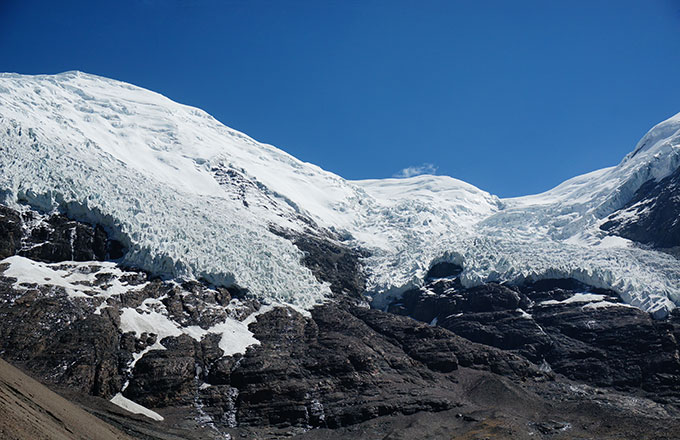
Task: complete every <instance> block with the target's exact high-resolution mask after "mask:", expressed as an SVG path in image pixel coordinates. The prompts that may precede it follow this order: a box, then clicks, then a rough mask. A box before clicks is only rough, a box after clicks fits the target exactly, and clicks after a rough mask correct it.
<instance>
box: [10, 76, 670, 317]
mask: <svg viewBox="0 0 680 440" xmlns="http://www.w3.org/2000/svg"><path fill="white" fill-rule="evenodd" d="M679 133H680V116H675V117H673V118H671V119H669V120H668V121H666V122H664V123H662V124H659V125H657V126H656V127H655V128H653V129H652V130H651V131H650V132H649V133H648V134H647V135H646V136H645V137H644V138H643V139H642V140H641V141H640V143H639V144H638V146H637V148H636V149H635V151H634V152H633V153H631V154H629V155H628V156H627V157H626V158H625V159H624V160H623V161H622V162H621V163H620V164H619V165H618V166H616V167H612V168H607V169H604V170H600V171H595V172H593V173H589V174H586V175H584V176H579V177H576V178H574V179H571V180H569V181H567V182H565V183H563V184H562V185H560V186H558V187H556V188H554V189H553V190H551V191H548V192H546V193H543V194H538V195H534V196H527V197H520V198H514V199H499V198H497V197H495V196H493V195H491V194H488V193H486V192H484V191H482V190H480V189H478V188H475V187H474V186H472V185H469V184H467V183H465V182H461V181H459V180H456V179H452V178H450V177H445V176H418V177H413V178H408V179H384V180H366V181H354V182H352V181H346V180H344V179H342V178H341V177H339V176H337V175H334V174H332V173H329V172H326V171H324V170H322V169H320V168H319V167H317V166H315V165H312V164H308V163H304V162H301V161H299V160H297V159H296V158H294V157H292V156H290V155H288V154H286V153H285V152H283V151H281V150H278V149H276V148H275V147H272V146H270V145H264V144H261V143H258V142H256V141H255V140H253V139H251V138H250V137H248V136H246V135H244V134H242V133H239V132H237V131H235V130H232V129H230V128H228V127H226V126H224V125H222V124H221V123H219V122H218V121H217V120H215V119H214V118H212V117H211V116H210V115H208V114H207V113H205V112H203V111H201V110H199V109H196V108H193V107H189V106H185V105H181V104H178V103H175V102H173V101H171V100H169V99H167V98H165V97H163V96H161V95H159V94H156V93H153V92H150V91H147V90H144V89H141V88H139V87H135V86H132V85H129V84H126V83H122V82H118V81H114V80H109V79H106V78H101V77H97V76H94V75H88V74H83V73H80V72H67V73H64V74H60V75H52V76H49V75H43V76H23V75H15V74H0V169H1V170H2V172H1V173H0V196H3V197H4V198H5V199H6V203H10V204H14V203H18V202H23V203H28V204H30V205H32V206H34V207H36V208H40V209H43V210H47V211H49V210H53V209H60V210H62V211H65V212H66V213H68V214H69V215H71V216H73V217H74V218H77V219H80V220H87V221H91V222H97V223H101V224H103V225H104V226H106V227H108V229H109V230H110V231H112V232H113V233H114V234H115V235H116V237H115V238H116V239H118V240H120V241H122V242H123V243H124V244H126V245H127V246H128V249H129V252H128V254H127V255H126V256H125V263H126V264H130V265H133V266H137V267H140V268H142V269H145V270H149V271H151V272H153V273H156V274H166V275H171V276H186V277H196V278H203V279H206V280H207V281H209V282H213V283H216V284H226V285H229V284H238V285H240V286H242V287H245V288H248V289H249V290H250V291H251V292H253V293H254V294H257V295H259V296H260V297H262V298H265V299H268V300H271V301H276V302H283V303H289V304H294V305H298V306H302V307H310V306H312V305H314V304H317V303H319V302H321V301H323V300H324V298H325V297H326V296H327V295H328V293H329V292H330V290H329V287H328V285H326V284H324V283H321V282H319V281H318V280H317V279H316V278H315V277H314V275H313V274H312V273H311V271H309V270H308V269H307V268H305V267H304V266H303V265H302V264H301V258H302V256H303V255H302V253H301V251H299V250H298V249H297V248H296V247H295V246H294V245H293V244H292V243H291V242H290V241H288V240H286V239H284V238H281V237H279V236H278V235H276V234H274V233H273V232H272V231H271V229H272V226H276V227H280V228H285V229H289V230H295V231H297V232H300V233H314V234H327V235H329V236H330V235H332V236H336V235H337V236H341V237H345V239H346V242H347V244H348V245H350V246H360V247H363V248H365V249H368V250H369V251H370V252H371V256H369V257H367V258H366V260H365V263H366V267H367V272H368V276H369V280H368V282H369V289H368V290H369V292H368V293H369V294H371V295H372V296H373V297H374V302H375V304H376V305H377V306H382V305H385V304H386V303H387V302H388V301H389V299H390V298H391V297H393V296H395V295H398V294H399V293H400V292H401V291H403V290H404V289H405V288H407V287H408V286H412V285H417V284H419V283H420V282H421V280H422V277H423V275H424V274H425V273H426V271H427V270H428V268H429V266H430V265H431V264H432V263H434V262H438V261H453V262H456V263H458V264H461V265H463V266H464V267H465V271H464V273H463V275H462V278H463V281H464V283H465V284H467V285H474V284H477V283H481V282H485V281H510V282H519V281H522V280H524V279H537V278H545V277H573V278H576V279H578V280H580V281H583V282H586V283H588V284H591V285H594V286H597V287H607V288H612V289H614V290H616V291H617V292H619V293H620V294H621V296H622V297H623V298H624V299H625V300H626V301H627V302H629V303H631V304H633V305H636V306H639V307H641V308H643V309H645V310H648V311H651V312H654V313H657V314H658V315H663V314H664V313H666V312H667V311H668V310H669V309H671V308H673V307H674V303H680V268H679V267H678V266H679V265H678V264H677V260H676V259H674V258H673V257H670V256H668V255H665V254H663V253H659V252H655V251H651V250H642V249H639V248H634V247H632V246H629V243H627V242H626V241H625V240H610V239H605V237H604V236H603V234H602V232H601V231H599V229H598V226H599V224H600V223H601V222H602V221H603V219H604V218H606V216H607V215H609V214H611V213H612V212H614V211H615V210H617V209H619V208H620V207H621V206H623V205H624V204H625V203H626V202H627V201H628V200H629V199H630V197H631V196H632V194H633V193H634V192H635V191H636V190H637V189H638V188H639V187H640V185H641V184H642V183H644V182H645V181H647V180H649V179H660V178H663V177H664V176H666V175H668V174H670V173H671V172H672V171H674V170H675V169H677V168H678V166H680V147H679V145H680V141H679V139H680V134H679ZM331 232H332V233H331ZM338 234H339V235H338Z"/></svg>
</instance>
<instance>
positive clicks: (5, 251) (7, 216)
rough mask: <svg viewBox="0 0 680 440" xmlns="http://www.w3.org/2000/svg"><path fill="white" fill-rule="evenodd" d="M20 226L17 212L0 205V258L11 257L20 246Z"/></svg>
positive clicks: (21, 232) (21, 233)
mask: <svg viewBox="0 0 680 440" xmlns="http://www.w3.org/2000/svg"><path fill="white" fill-rule="evenodd" d="M21 226H22V222H21V217H20V216H19V213H17V212H16V211H14V210H12V209H9V208H6V207H4V206H0V259H3V258H7V257H11V256H12V255H14V254H16V253H17V250H18V249H19V248H20V247H21V237H22V235H23V231H22V228H21Z"/></svg>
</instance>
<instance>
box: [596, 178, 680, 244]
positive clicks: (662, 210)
mask: <svg viewBox="0 0 680 440" xmlns="http://www.w3.org/2000/svg"><path fill="white" fill-rule="evenodd" d="M679 218H680V168H678V169H677V170H675V172H674V173H673V174H671V175H670V176H668V177H666V178H664V179H662V180H660V181H658V182H657V181H655V180H650V181H648V182H646V183H645V184H643V185H642V186H641V187H640V189H638V190H637V192H636V193H635V195H634V196H633V198H632V199H631V200H630V201H629V202H628V203H627V204H626V205H625V206H624V207H623V208H621V209H620V210H618V211H616V212H615V213H613V214H612V215H610V216H609V217H608V218H607V221H606V222H604V223H603V224H602V225H601V226H600V229H602V230H603V231H607V232H609V233H610V234H613V235H618V236H620V237H624V238H627V239H629V240H633V241H636V242H638V243H643V244H648V245H651V246H654V247H656V248H659V249H673V248H675V250H676V251H677V249H678V248H679V247H680V221H678V219H679Z"/></svg>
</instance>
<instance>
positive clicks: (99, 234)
mask: <svg viewBox="0 0 680 440" xmlns="http://www.w3.org/2000/svg"><path fill="white" fill-rule="evenodd" d="M124 252H125V249H124V247H123V245H122V244H121V243H120V242H118V241H116V240H111V239H109V238H108V235H107V233H106V231H105V230H104V228H102V227H101V226H99V225H94V226H93V225H89V224H87V223H82V222H77V221H74V220H70V219H69V218H67V217H66V216H64V215H62V214H49V215H43V214H39V213H38V212H36V211H32V210H26V211H23V212H19V211H15V210H13V209H10V208H7V207H5V206H0V259H1V258H6V257H9V256H12V255H21V256H24V257H27V258H30V259H32V260H36V261H43V262H47V263H57V262H61V261H104V260H117V259H119V258H122V257H123V255H124Z"/></svg>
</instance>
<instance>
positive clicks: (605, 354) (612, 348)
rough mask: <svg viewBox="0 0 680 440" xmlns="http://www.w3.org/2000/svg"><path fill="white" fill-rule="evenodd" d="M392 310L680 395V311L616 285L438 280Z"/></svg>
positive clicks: (561, 369)
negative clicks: (625, 293)
mask: <svg viewBox="0 0 680 440" xmlns="http://www.w3.org/2000/svg"><path fill="white" fill-rule="evenodd" d="M584 292H585V293H584ZM390 310H391V311H393V312H395V313H399V314H403V315H408V316H411V317H413V318H415V319H418V320H421V321H424V322H430V323H432V324H436V325H437V326H441V327H444V328H446V329H448V330H450V331H452V332H453V333H455V334H457V335H460V336H462V337H464V338H466V339H468V340H470V341H474V342H478V343H481V344H485V345H488V346H492V347H496V348H500V349H503V350H507V351H510V352H512V353H516V354H518V355H521V356H522V357H524V358H526V359H528V360H530V361H531V362H533V363H535V364H536V365H540V366H542V368H543V369H544V370H546V371H547V370H552V371H555V372H556V373H559V374H563V375H565V376H567V377H569V378H571V379H573V380H577V381H580V382H584V383H588V384H591V385H595V386H605V387H613V388H616V389H619V390H637V391H636V392H642V393H643V394H646V395H648V396H650V397H652V398H654V399H657V400H659V401H673V402H676V403H678V402H680V391H679V390H680V352H679V349H680V345H679V344H678V339H677V338H678V332H679V331H680V319H678V318H679V316H678V315H677V314H672V315H671V317H670V318H669V319H667V320H664V321H657V320H654V319H652V317H651V316H650V315H649V314H648V313H645V312H643V311H641V310H639V309H637V308H634V307H630V306H627V305H625V304H622V303H621V301H620V299H619V298H618V297H617V295H616V294H615V293H614V292H611V291H605V290H600V289H593V288H591V287H589V286H585V285H583V284H581V283H579V282H577V281H575V280H543V281H541V282H538V283H535V284H529V285H524V286H519V287H508V286H504V285H499V284H493V283H491V284H486V285H482V286H478V287H474V288H470V289H464V288H462V287H460V285H459V284H458V283H457V282H456V281H455V280H451V279H446V280H433V281H431V282H430V283H429V284H427V285H426V286H425V287H424V288H422V289H416V290H411V291H409V292H406V293H405V294H404V297H403V299H402V300H401V301H399V302H396V303H394V304H393V305H392V306H391V307H390Z"/></svg>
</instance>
